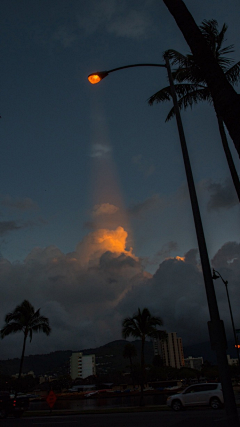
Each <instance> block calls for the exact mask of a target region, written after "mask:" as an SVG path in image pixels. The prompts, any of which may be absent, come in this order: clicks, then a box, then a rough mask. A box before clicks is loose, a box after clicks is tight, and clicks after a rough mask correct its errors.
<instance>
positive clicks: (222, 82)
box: [163, 0, 240, 157]
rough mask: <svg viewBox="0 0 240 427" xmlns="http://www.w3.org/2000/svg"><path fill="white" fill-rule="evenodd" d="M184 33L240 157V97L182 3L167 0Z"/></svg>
mask: <svg viewBox="0 0 240 427" xmlns="http://www.w3.org/2000/svg"><path fill="white" fill-rule="evenodd" d="M163 2H164V3H165V5H166V7H167V8H168V10H169V12H170V13H171V14H172V16H173V18H174V19H175V21H176V23H177V25H178V27H179V29H180V30H181V32H182V34H183V36H184V38H185V40H186V42H187V44H188V45H189V47H190V49H191V51H192V54H193V55H194V58H195V61H196V64H197V65H198V66H199V68H200V70H201V72H202V75H203V76H204V79H205V81H206V83H207V85H208V88H209V90H210V92H211V96H212V99H213V105H214V108H215V110H216V112H217V114H218V115H219V117H221V118H222V120H223V121H224V123H225V125H226V127H227V129H228V132H229V134H230V136H231V138H232V140H233V142H234V145H235V148H236V150H237V152H238V155H239V157H240V120H239V115H240V96H239V94H238V93H237V92H236V91H235V90H234V88H233V86H232V85H231V83H230V82H229V81H228V80H227V78H226V76H225V74H224V72H223V70H222V68H221V67H220V65H219V64H218V62H217V60H216V58H215V57H214V55H213V53H212V51H211V49H210V47H209V46H208V43H207V41H206V40H205V38H204V37H203V35H202V33H201V31H200V29H199V27H198V26H197V24H196V22H195V21H194V19H193V17H192V15H191V13H190V12H189V10H188V9H187V7H186V5H185V3H184V2H183V1H182V0H163Z"/></svg>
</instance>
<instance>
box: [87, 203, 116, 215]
mask: <svg viewBox="0 0 240 427" xmlns="http://www.w3.org/2000/svg"><path fill="white" fill-rule="evenodd" d="M118 210H119V208H118V207H117V206H115V205H111V204H110V203H102V204H101V205H95V206H94V207H93V216H98V215H113V214H115V213H116V212H117V211H118Z"/></svg>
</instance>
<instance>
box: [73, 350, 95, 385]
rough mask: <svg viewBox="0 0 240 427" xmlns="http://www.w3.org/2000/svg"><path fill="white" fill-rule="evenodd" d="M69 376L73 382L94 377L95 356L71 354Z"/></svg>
mask: <svg viewBox="0 0 240 427" xmlns="http://www.w3.org/2000/svg"><path fill="white" fill-rule="evenodd" d="M70 375H71V378H72V379H73V380H75V379H76V378H87V377H89V376H90V375H96V360H95V354H89V355H87V356H83V354H82V353H72V356H71V357H70Z"/></svg>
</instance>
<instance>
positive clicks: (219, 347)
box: [88, 56, 239, 427]
mask: <svg viewBox="0 0 240 427" xmlns="http://www.w3.org/2000/svg"><path fill="white" fill-rule="evenodd" d="M164 59H165V64H133V65H125V66H123V67H118V68H113V69H111V70H108V71H100V72H95V73H91V74H89V76H88V80H89V81H90V83H92V84H95V83H98V82H100V81H101V80H102V79H104V78H105V77H107V76H108V75H109V74H110V73H112V72H114V71H118V70H123V69H125V68H132V67H162V68H166V69H167V73H168V79H169V84H170V88H171V95H172V100H173V105H174V109H175V115H176V120H177V127H178V133H179V139H180V143H181V148H182V155H183V161H184V166H185V172H186V176H187V182H188V189H189V194H190V199H191V205H192V212H193V218H194V223H195V229H196V234H197V240H198V247H199V253H200V258H201V264H202V270H203V277H204V282H205V290H206V294H207V301H208V308H209V313H210V319H211V321H210V322H208V327H209V335H210V342H211V346H212V349H213V350H215V351H216V356H217V362H218V366H219V372H220V377H221V383H222V388H223V395H224V402H225V408H226V412H227V416H228V421H229V422H231V425H232V427H233V426H234V427H235V426H237V425H239V424H238V413H237V407H236V402H235V397H234V393H233V388H232V382H231V377H230V373H229V368H228V361H227V356H226V348H227V343H226V336H225V330H224V325H223V321H222V320H220V317H219V311H218V305H217V299H216V294H215V289H214V285H213V279H212V273H211V268H210V263H209V258H208V252H207V246H206V241H205V236H204V231H203V226H202V220H201V215H200V210H199V205H198V200H197V193H196V189H195V184H194V179H193V174H192V168H191V164H190V159H189V155H188V149H187V144H186V139H185V135H184V130H183V125H182V120H181V115H180V110H179V107H178V102H177V95H176V91H175V87H174V82H173V77H172V72H171V67H170V63H169V59H168V57H167V56H165V57H164ZM189 320H190V319H189Z"/></svg>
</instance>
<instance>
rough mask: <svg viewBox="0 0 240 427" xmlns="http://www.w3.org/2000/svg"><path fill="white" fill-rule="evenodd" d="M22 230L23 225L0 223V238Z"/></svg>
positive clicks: (11, 222) (8, 222)
mask: <svg viewBox="0 0 240 427" xmlns="http://www.w3.org/2000/svg"><path fill="white" fill-rule="evenodd" d="M21 228H24V226H23V225H19V224H17V222H16V221H0V236H3V235H4V234H7V233H9V232H10V231H16V230H20V229H21Z"/></svg>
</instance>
